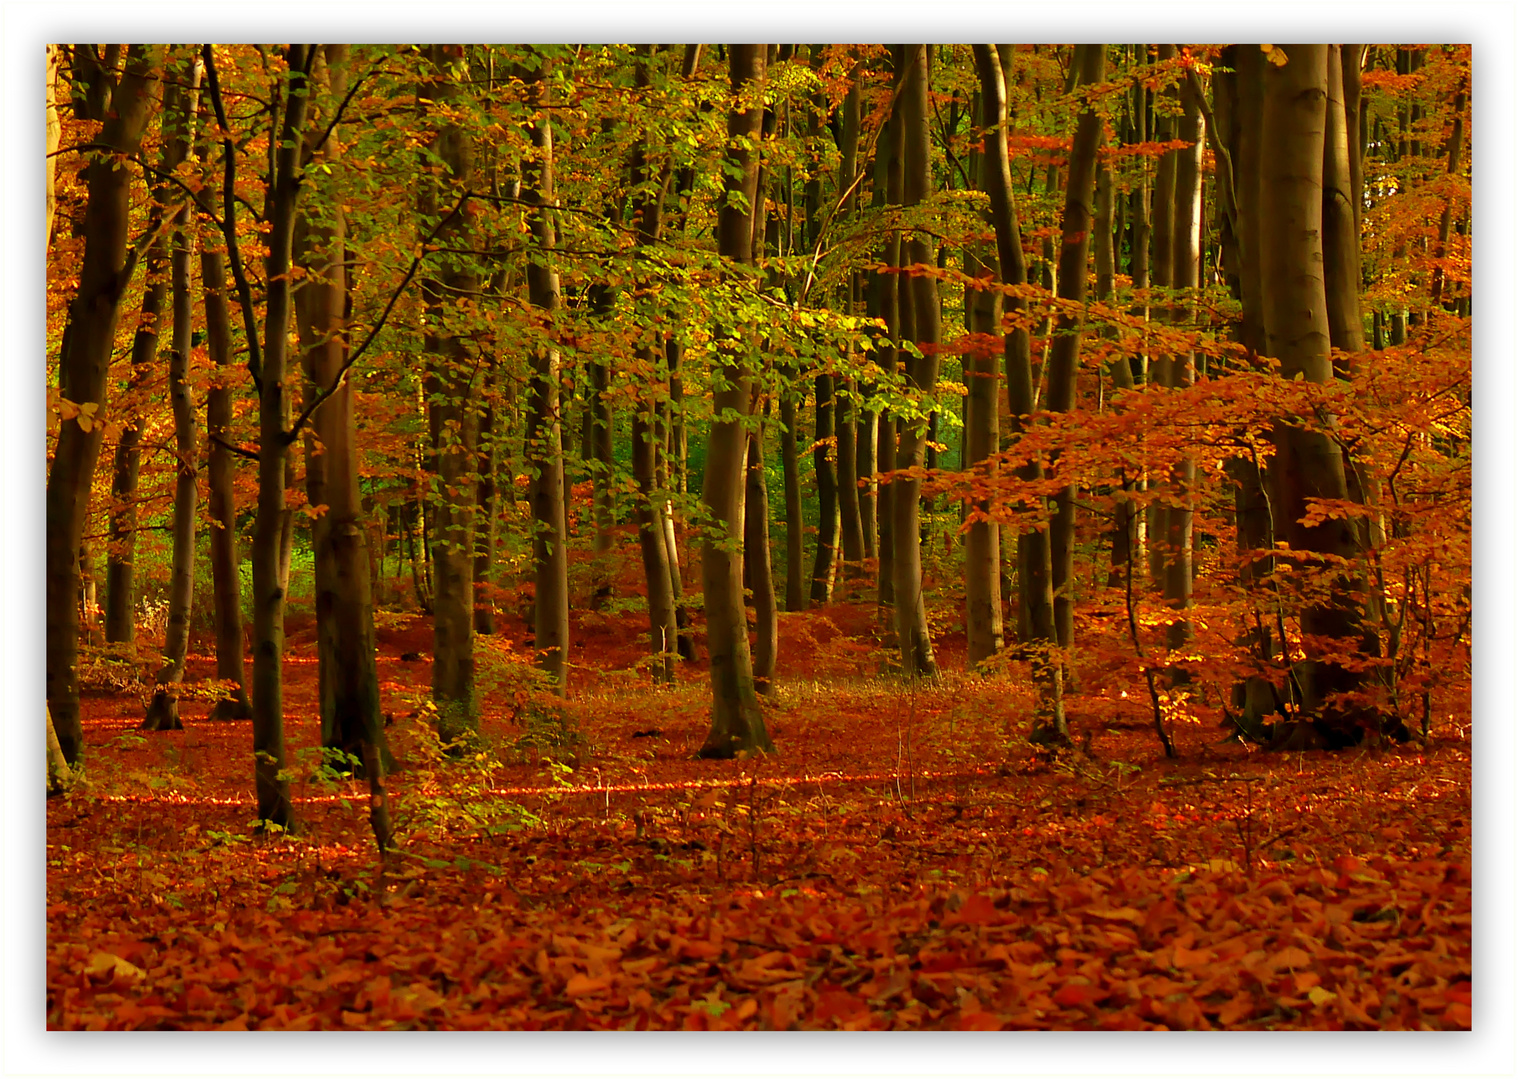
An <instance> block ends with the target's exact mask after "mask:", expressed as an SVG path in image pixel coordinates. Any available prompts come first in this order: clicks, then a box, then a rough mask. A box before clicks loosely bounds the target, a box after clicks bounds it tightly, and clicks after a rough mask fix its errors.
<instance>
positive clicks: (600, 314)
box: [585, 281, 616, 611]
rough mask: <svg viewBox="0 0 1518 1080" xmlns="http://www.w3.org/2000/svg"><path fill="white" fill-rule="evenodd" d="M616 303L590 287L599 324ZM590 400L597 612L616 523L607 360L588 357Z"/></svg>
mask: <svg viewBox="0 0 1518 1080" xmlns="http://www.w3.org/2000/svg"><path fill="white" fill-rule="evenodd" d="M615 303H616V291H615V290H613V289H612V288H611V287H610V286H608V285H606V284H605V283H604V282H599V281H598V282H596V283H595V284H593V285H591V287H590V309H591V318H592V319H594V320H596V321H597V322H599V323H604V322H605V321H607V320H609V319H610V316H611V312H612V308H613V306H614V305H615ZM588 363H589V367H590V399H589V400H588V401H587V402H586V403H585V405H586V415H587V417H588V427H589V430H590V456H589V458H588V459H587V460H586V465H587V467H589V468H591V469H592V475H593V476H594V478H595V484H594V491H595V495H594V499H593V502H592V516H593V517H594V519H595V536H594V538H593V539H592V541H591V551H592V553H593V555H592V564H593V568H594V570H593V577H594V584H593V586H592V593H591V601H590V606H591V608H592V610H596V611H599V610H600V609H601V608H602V607H604V606H605V604H606V602H607V601H608V600H610V599H611V595H612V582H611V572H612V562H611V552H612V548H613V546H614V545H615V541H616V538H615V536H614V535H613V533H612V527H613V526H614V525H615V524H616V522H615V520H614V518H613V513H612V495H611V492H612V486H613V483H614V478H615V468H616V463H615V462H614V461H613V460H612V445H611V438H612V428H611V399H610V398H609V397H607V390H608V388H609V387H610V385H611V362H610V361H609V360H603V359H601V358H598V357H591V358H589V361H588Z"/></svg>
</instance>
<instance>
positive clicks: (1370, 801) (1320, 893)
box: [47, 603, 1471, 1030]
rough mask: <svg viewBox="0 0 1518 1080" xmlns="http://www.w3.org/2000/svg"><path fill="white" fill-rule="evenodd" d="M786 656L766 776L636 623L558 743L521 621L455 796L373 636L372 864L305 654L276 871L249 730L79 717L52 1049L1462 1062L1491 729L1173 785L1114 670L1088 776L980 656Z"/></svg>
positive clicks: (98, 710)
mask: <svg viewBox="0 0 1518 1080" xmlns="http://www.w3.org/2000/svg"><path fill="white" fill-rule="evenodd" d="M781 618H782V626H781V641H782V653H781V661H780V670H779V677H778V680H777V690H778V694H777V697H776V700H775V701H773V702H772V703H770V704H769V705H768V706H767V709H766V720H767V723H768V724H769V727H770V731H771V733H772V734H773V736H774V740H775V743H776V746H777V747H778V750H779V752H778V754H776V755H775V756H773V757H769V758H763V759H754V760H747V761H728V762H718V761H702V760H699V759H697V758H696V757H695V752H696V750H697V749H698V748H699V747H700V745H701V743H702V740H703V739H704V737H705V735H706V732H707V728H708V723H709V720H708V701H709V689H708V684H707V681H706V672H705V667H704V663H698V664H690V665H685V666H684V668H683V670H682V671H681V674H680V678H679V681H678V684H677V685H676V686H674V687H672V688H668V689H661V690H656V689H653V688H651V687H650V685H649V683H648V679H647V676H646V674H644V673H642V672H640V671H639V670H637V668H636V665H637V662H638V660H639V659H640V658H641V656H642V654H643V652H644V640H645V638H646V635H647V623H646V616H644V615H642V614H638V613H634V612H623V613H620V614H619V613H605V614H596V613H581V612H577V613H575V616H574V619H575V628H574V629H575V633H574V641H575V643H576V644H575V646H574V655H573V657H572V659H573V661H574V663H575V665H576V666H575V667H574V669H573V673H572V683H573V688H572V691H571V694H570V697H569V699H568V701H567V702H566V703H565V704H564V705H563V707H562V710H560V711H558V712H557V713H555V712H554V711H553V710H548V709H545V708H543V706H542V703H541V696H540V695H538V694H537V693H536V692H535V691H534V690H533V689H532V687H531V682H530V678H528V677H527V676H526V670H527V669H526V668H525V666H524V665H523V664H522V663H521V661H522V660H523V659H524V658H525V657H527V656H528V655H530V646H527V645H526V644H525V642H526V634H527V627H525V626H524V624H523V622H522V620H521V619H520V618H507V619H505V620H503V625H502V626H501V628H500V630H501V632H500V633H499V634H497V635H496V636H493V637H491V638H488V639H485V641H486V642H487V643H488V650H487V651H488V656H489V657H494V658H495V660H493V661H492V662H488V663H486V664H484V665H482V685H483V687H484V689H485V691H486V693H485V698H484V700H485V717H484V722H483V735H484V740H483V741H482V743H481V744H480V748H479V751H478V753H476V754H474V755H472V756H470V757H468V758H467V759H466V760H464V761H461V762H447V761H444V760H443V759H442V758H441V757H440V756H439V754H438V753H437V751H436V744H435V740H433V739H431V738H430V733H429V730H428V726H427V721H426V714H425V701H426V698H427V694H428V687H429V681H430V668H429V664H428V663H427V661H428V660H430V652H431V629H430V622H429V621H428V620H426V619H424V618H422V617H420V616H415V617H411V616H404V615H385V616H382V617H381V618H380V620H379V639H380V644H379V653H380V660H379V663H380V678H381V680H382V683H383V686H382V693H383V697H384V708H385V710H386V711H387V712H388V713H390V714H391V715H392V716H393V718H394V725H393V726H392V727H390V728H389V736H390V741H391V745H392V748H393V749H394V751H395V753H396V755H397V757H398V758H399V760H400V763H401V770H400V771H399V772H398V773H396V774H395V775H394V776H392V777H391V778H390V779H389V781H388V783H389V787H390V792H391V795H392V798H393V801H394V808H395V815H396V819H397V825H398V837H399V840H400V843H401V845H402V848H403V851H402V852H401V853H400V854H399V855H397V856H392V858H391V859H390V860H389V861H388V863H386V864H383V865H382V864H381V861H380V860H379V858H378V857H377V854H376V851H375V845H374V840H373V837H372V835H371V833H370V832H369V826H368V822H367V797H366V793H365V788H364V786H363V785H362V784H361V783H356V782H352V781H347V780H333V779H324V778H323V777H322V775H321V774H320V771H319V769H318V768H317V766H318V765H319V763H320V755H319V750H318V749H317V747H318V744H319V730H318V723H317V720H316V705H315V694H316V664H315V645H314V637H315V630H314V626H313V625H312V624H311V622H310V620H309V619H306V620H304V621H302V620H300V619H292V620H291V623H290V633H289V638H288V652H287V659H286V665H285V678H286V697H285V708H286V716H285V725H286V737H287V740H288V744H289V747H290V755H291V762H292V772H293V773H294V775H295V780H294V783H293V789H294V794H295V800H296V808H297V813H298V815H299V818H300V825H301V828H300V831H299V832H298V833H293V834H291V835H278V836H266V835H263V834H258V835H255V830H254V828H253V826H254V825H255V824H256V823H255V822H253V821H252V820H250V819H252V818H253V816H254V814H255V810H254V802H253V793H252V773H253V770H252V762H251V726H250V724H249V723H248V722H221V723H211V722H208V721H207V720H206V719H205V717H206V714H207V713H208V712H209V709H210V701H209V700H206V701H196V700H191V699H189V698H186V699H185V700H184V702H183V704H182V712H183V715H184V719H185V730H184V731H181V732H171V733H158V734H147V733H139V732H138V731H137V730H136V729H137V725H138V723H139V722H140V720H141V718H142V715H143V702H142V701H141V700H140V699H139V698H138V697H137V696H136V695H135V694H131V693H127V694H122V693H110V692H98V693H95V694H93V695H87V696H86V698H85V701H84V710H85V711H84V728H85V741H86V755H85V761H86V768H85V770H84V774H83V776H82V778H81V779H80V781H79V782H78V784H77V785H76V786H75V788H74V789H73V790H72V791H71V792H70V793H69V794H68V795H67V796H65V797H62V798H55V799H51V800H49V803H48V810H47V858H48V870H47V1018H48V1026H49V1027H50V1028H52V1029H55V1030H56V1029H81V1028H83V1029H102V1028H109V1029H122V1028H129V1029H133V1028H142V1029H224V1030H226V1029H230V1030H242V1029H264V1030H269V1029H322V1030H330V1029H395V1028H401V1029H465V1028H468V1029H516V1030H521V1029H584V1028H611V1029H619V1028H620V1029H627V1028H633V1029H644V1028H649V1029H730V1028H747V1029H755V1028H758V1029H779V1030H784V1029H794V1028H802V1029H814V1028H828V1029H832V1028H846V1029H882V1028H887V1029H977V1030H982V1029H1000V1028H1005V1029H1104V1030H1106V1029H1119V1030H1131V1029H1167V1028H1168V1029H1230V1030H1261V1029H1388V1028H1407V1029H1468V1028H1469V1027H1470V1024H1471V981H1470V980H1471V758H1470V743H1469V738H1468V730H1466V729H1464V728H1462V727H1460V726H1458V725H1457V724H1455V723H1454V722H1447V723H1446V724H1445V725H1444V726H1436V727H1435V730H1434V737H1433V738H1432V739H1431V740H1430V741H1429V743H1428V744H1427V745H1423V746H1420V745H1418V744H1415V743H1414V744H1407V745H1403V746H1393V747H1390V748H1387V749H1367V750H1357V751H1345V752H1339V753H1326V752H1316V753H1306V754H1289V755H1288V754H1268V753H1263V752H1259V751H1252V750H1251V749H1250V748H1248V747H1245V746H1242V745H1239V744H1236V743H1231V744H1223V743H1221V742H1220V741H1219V740H1220V739H1221V738H1222V737H1223V734H1224V733H1223V732H1222V731H1221V730H1219V729H1218V728H1217V727H1216V726H1215V723H1216V721H1215V719H1213V720H1211V721H1209V720H1208V718H1207V714H1206V712H1205V710H1200V709H1199V710H1197V711H1196V714H1195V716H1194V717H1193V718H1192V719H1189V720H1188V719H1181V720H1180V721H1178V723H1177V726H1176V729H1175V738H1176V741H1177V743H1178V747H1179V750H1180V757H1179V759H1177V760H1167V759H1166V758H1165V757H1164V755H1163V752H1162V751H1161V749H1160V747H1159V745H1158V742H1157V740H1156V738H1155V735H1154V732H1153V730H1152V727H1151V721H1150V720H1149V718H1148V715H1147V712H1146V710H1145V709H1144V708H1141V707H1139V705H1138V704H1137V703H1130V701H1129V699H1127V698H1125V697H1123V692H1122V691H1115V690H1114V689H1113V687H1110V686H1104V685H1103V684H1102V680H1101V679H1100V677H1099V673H1089V672H1088V673H1084V674H1081V673H1078V686H1079V689H1080V691H1081V693H1079V694H1077V695H1075V696H1074V697H1073V698H1072V700H1071V717H1072V728H1073V730H1074V733H1075V736H1076V739H1077V741H1078V742H1080V743H1082V744H1083V746H1082V749H1080V750H1077V751H1075V752H1072V753H1069V754H1067V755H1062V756H1060V757H1058V758H1055V759H1052V760H1051V759H1048V758H1045V757H1040V756H1039V755H1037V754H1035V753H1033V751H1032V749H1031V748H1030V747H1029V746H1028V745H1027V744H1026V743H1025V742H1023V741H1022V739H1021V735H1022V734H1023V733H1024V732H1025V731H1026V730H1027V725H1028V717H1029V714H1030V710H1031V707H1032V700H1031V697H1030V695H1029V691H1028V689H1027V686H1026V682H1025V678H1020V677H1019V672H1018V671H1017V665H1015V664H1014V665H1013V670H1012V671H1011V672H1009V673H1008V674H1006V675H1004V676H998V677H992V678H986V679H980V678H969V677H967V676H965V675H964V674H963V671H962V669H963V666H964V664H963V651H964V646H963V636H962V635H959V637H958V640H957V642H956V640H955V638H954V637H953V636H952V635H950V636H945V637H944V638H943V639H942V640H941V641H940V642H939V647H940V659H941V660H942V661H943V663H944V667H945V669H946V674H945V676H944V678H943V679H942V680H941V681H940V682H938V683H936V684H923V685H920V686H918V687H916V688H908V687H904V686H903V685H902V684H901V683H900V682H899V681H894V680H892V679H890V678H886V677H881V676H879V675H876V674H873V673H874V672H875V671H877V670H878V665H879V662H880V655H881V651H880V645H879V640H878V637H877V632H876V627H875V619H876V615H875V609H874V607H873V605H872V604H868V603H852V604H850V603H843V604H835V605H832V606H829V607H827V608H824V609H821V610H814V611H810V612H805V613H798V614H786V615H782V616H781ZM698 643H699V636H698ZM956 648H957V650H958V651H957V653H956ZM406 653H420V654H422V659H421V660H420V661H416V660H412V661H404V660H402V659H401V656H402V655H403V654H406ZM703 655H704V654H703ZM956 667H957V668H958V669H959V670H958V671H956V670H955V669H956ZM211 674H213V664H212V662H211V659H210V658H209V657H208V656H204V655H198V656H195V657H193V658H192V661H191V665H190V678H191V679H192V680H193V679H196V678H208V677H209V676H210V675H211ZM1021 674H1022V675H1023V676H1025V671H1024V672H1023V673H1021ZM86 675H88V672H86ZM192 685H193V684H192ZM1135 696H1137V695H1135Z"/></svg>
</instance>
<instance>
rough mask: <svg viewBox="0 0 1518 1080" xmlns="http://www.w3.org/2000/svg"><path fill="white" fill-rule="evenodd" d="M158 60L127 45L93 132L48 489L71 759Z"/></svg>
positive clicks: (60, 687) (51, 650)
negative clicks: (84, 588)
mask: <svg viewBox="0 0 1518 1080" xmlns="http://www.w3.org/2000/svg"><path fill="white" fill-rule="evenodd" d="M76 50H77V51H84V50H85V47H84V46H76ZM157 60H158V52H157V50H155V49H153V48H150V47H147V46H132V47H131V48H129V49H128V51H127V60H126V67H125V70H124V71H123V73H122V76H121V80H120V83H119V85H118V86H117V87H116V90H115V95H114V96H115V109H114V112H113V113H112V114H111V115H110V116H109V117H107V118H106V120H105V123H104V126H103V127H102V128H101V130H100V134H99V135H98V136H97V137H96V140H95V141H96V143H97V145H99V146H100V147H101V148H102V149H101V151H100V152H99V155H98V156H97V157H95V158H94V159H93V160H91V162H90V164H89V165H88V166H87V168H86V169H85V178H86V187H87V191H88V202H87V203H86V205H85V212H84V259H83V262H82V263H81V267H80V272H79V289H78V292H77V293H76V294H75V296H74V300H73V302H72V303H71V304H70V305H69V315H68V325H67V327H66V328H65V330H64V335H63V350H62V356H61V358H60V361H59V365H58V369H59V375H58V381H59V387H58V388H59V391H60V393H61V395H62V397H64V398H65V399H67V400H68V401H70V402H73V403H74V404H75V405H77V406H80V407H81V411H80V413H79V414H78V416H77V417H75V418H72V419H69V420H65V421H64V422H63V423H62V425H61V426H60V428H59V432H58V445H57V448H56V449H55V451H54V454H53V465H52V468H51V469H50V470H49V471H48V477H47V496H46V504H47V510H46V513H47V534H46V536H47V539H46V552H47V585H46V589H47V631H46V634H47V700H48V705H49V708H50V709H51V710H52V715H53V723H54V725H55V728H56V730H57V733H58V742H59V745H61V746H62V747H63V755H64V757H65V759H66V760H67V761H68V763H69V764H70V765H74V764H77V763H78V761H79V755H80V752H81V751H82V750H83V747H84V729H83V726H82V725H81V723H80V718H79V676H78V662H79V604H78V592H79V564H78V559H79V544H80V541H81V539H82V538H83V533H84V519H85V512H86V510H87V508H88V505H89V497H90V484H91V481H92V480H93V478H94V475H95V461H96V459H97V458H98V457H99V456H100V440H101V436H102V434H103V430H104V429H103V426H102V422H103V420H104V413H105V404H106V400H105V398H106V383H107V376H108V374H109V372H110V363H111V351H112V349H113V347H114V345H115V339H116V321H117V317H118V315H119V313H120V310H121V297H122V294H123V293H124V292H125V291H126V287H127V283H128V281H130V279H131V274H132V270H133V265H134V262H133V261H129V260H128V259H127V232H128V228H129V219H130V212H131V199H130V196H131V172H130V171H129V170H127V169H125V168H122V167H121V163H120V161H119V160H118V158H119V157H122V156H124V157H126V158H131V157H132V156H134V155H135V154H136V153H137V150H138V147H139V146H140V144H141V141H142V134H143V129H144V128H145V126H146V124H147V119H148V113H149V104H150V99H151V97H152V91H153V87H154V84H155V83H156V82H157V77H156V70H155V69H156V66H157Z"/></svg>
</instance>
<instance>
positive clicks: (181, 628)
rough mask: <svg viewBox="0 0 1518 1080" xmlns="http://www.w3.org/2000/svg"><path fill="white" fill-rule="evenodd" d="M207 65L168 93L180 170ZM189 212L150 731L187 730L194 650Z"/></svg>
mask: <svg viewBox="0 0 1518 1080" xmlns="http://www.w3.org/2000/svg"><path fill="white" fill-rule="evenodd" d="M201 70H202V69H201V65H200V62H199V60H198V59H192V60H191V62H190V63H189V65H188V70H187V71H186V72H185V73H184V74H185V76H186V77H185V82H184V85H183V86H175V85H174V84H172V83H171V84H169V86H168V87H167V88H166V90H165V93H164V113H165V115H166V116H170V117H175V118H176V123H177V125H178V128H179V130H177V131H176V132H175V133H174V135H173V136H172V138H171V139H170V145H169V150H168V152H167V153H166V154H165V162H166V163H167V162H169V161H171V160H172V163H173V164H172V166H170V167H174V166H177V165H178V164H179V162H181V161H183V160H184V159H185V158H186V157H187V156H188V155H189V149H190V138H191V131H190V126H191V124H192V122H193V118H194V116H195V110H196V101H197V98H198V97H199V94H200V75H201ZM190 240H191V233H190V206H189V204H188V203H186V204H185V205H184V206H183V207H182V208H181V209H180V210H179V212H178V213H177V214H175V215H174V232H173V241H172V244H171V250H170V255H169V277H170V294H171V297H172V312H173V323H172V325H173V330H172V339H171V351H170V352H169V402H170V404H171V406H172V408H173V412H174V456H175V458H176V462H175V471H174V476H175V480H174V525H173V530H174V532H173V535H174V562H173V568H172V570H171V572H170V578H169V620H168V628H167V631H166V633H165V640H164V649H163V655H164V659H165V661H166V663H165V664H164V666H163V667H162V668H161V669H160V670H159V672H158V684H159V685H158V688H157V690H156V691H155V692H154V694H153V700H152V702H151V703H150V704H149V705H148V711H147V716H146V717H145V718H144V719H143V721H142V727H143V728H144V729H145V730H148V731H180V730H183V728H184V725H183V724H182V723H181V722H180V719H179V693H178V686H179V684H180V683H181V682H183V681H184V665H185V657H186V656H187V655H188V653H189V648H190V603H191V600H192V599H193V597H194V594H195V506H196V502H197V498H198V494H199V493H198V490H197V481H198V477H199V474H200V470H199V468H198V464H199V461H200V448H199V446H198V445H197V444H198V442H199V433H198V432H197V431H196V428H195V398H194V395H193V394H192V393H191V389H190V330H191V322H192V317H193V300H192V298H191V296H190Z"/></svg>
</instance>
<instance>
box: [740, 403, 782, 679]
mask: <svg viewBox="0 0 1518 1080" xmlns="http://www.w3.org/2000/svg"><path fill="white" fill-rule="evenodd" d="M751 411H752V412H754V413H757V409H754V410H751ZM769 521H770V497H769V491H768V489H767V487H766V485H765V482H764V425H763V424H761V425H760V426H759V427H757V428H755V429H754V430H753V431H751V432H749V437H748V450H747V467H746V469H745V470H744V492H743V563H744V577H745V578H746V579H747V580H748V583H749V590H750V592H752V593H753V597H754V630H755V642H754V689H755V690H756V691H757V692H759V693H761V694H765V695H769V694H773V693H774V678H775V659H776V654H777V653H778V652H779V648H780V626H779V620H778V619H777V617H776V611H777V607H776V604H775V580H774V575H773V572H772V570H771V567H770V527H769Z"/></svg>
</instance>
